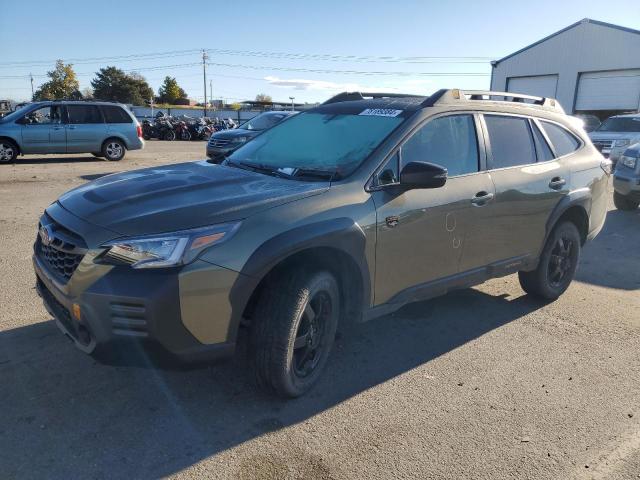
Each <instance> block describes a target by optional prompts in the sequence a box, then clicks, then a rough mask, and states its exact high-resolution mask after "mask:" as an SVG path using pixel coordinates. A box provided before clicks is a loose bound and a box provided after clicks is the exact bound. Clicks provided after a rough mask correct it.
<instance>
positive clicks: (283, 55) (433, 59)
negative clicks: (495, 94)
mask: <svg viewBox="0 0 640 480" xmlns="http://www.w3.org/2000/svg"><path fill="white" fill-rule="evenodd" d="M205 50H206V51H207V52H209V53H214V54H216V55H231V56H244V57H260V58H278V59H284V60H320V61H332V62H336V61H337V62H368V63H374V62H384V63H417V64H421V63H460V64H463V63H486V62H488V61H490V60H492V59H494V57H479V56H405V57H401V56H376V55H334V54H327V53H292V52H272V51H255V50H232V49H220V48H209V49H205ZM200 52H201V50H198V49H190V50H169V51H165V52H153V53H136V54H129V55H111V56H103V57H84V58H66V59H62V60H63V61H65V62H66V63H73V64H76V65H80V64H90V63H97V62H108V61H120V62H129V61H135V60H143V59H144V60H154V59H158V58H168V57H179V56H187V55H195V54H198V53H200ZM57 60H58V59H56V60H27V61H20V62H0V68H7V67H20V66H22V67H35V66H46V65H51V64H53V63H55V62H56V61H57Z"/></svg>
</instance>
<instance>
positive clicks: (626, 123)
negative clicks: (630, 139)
mask: <svg viewBox="0 0 640 480" xmlns="http://www.w3.org/2000/svg"><path fill="white" fill-rule="evenodd" d="M597 130H598V131H599V132H640V117H612V118H607V119H606V120H605V121H604V122H603V123H602V125H600V126H599V127H598V128H597Z"/></svg>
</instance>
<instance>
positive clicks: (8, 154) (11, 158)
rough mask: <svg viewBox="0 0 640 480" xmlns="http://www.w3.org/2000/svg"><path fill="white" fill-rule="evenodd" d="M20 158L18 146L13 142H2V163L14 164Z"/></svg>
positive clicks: (0, 153) (0, 154) (0, 147)
mask: <svg viewBox="0 0 640 480" xmlns="http://www.w3.org/2000/svg"><path fill="white" fill-rule="evenodd" d="M17 156H18V146H17V145H16V144H15V143H13V142H12V141H11V140H0V163H13V162H15V160H16V157H17Z"/></svg>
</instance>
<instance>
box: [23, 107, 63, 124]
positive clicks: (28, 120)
mask: <svg viewBox="0 0 640 480" xmlns="http://www.w3.org/2000/svg"><path fill="white" fill-rule="evenodd" d="M24 119H25V121H24V123H25V124H26V125H41V124H50V123H62V108H61V107H60V105H50V106H46V107H42V108H38V109H37V110H33V111H32V112H29V113H27V114H26V115H25V116H24Z"/></svg>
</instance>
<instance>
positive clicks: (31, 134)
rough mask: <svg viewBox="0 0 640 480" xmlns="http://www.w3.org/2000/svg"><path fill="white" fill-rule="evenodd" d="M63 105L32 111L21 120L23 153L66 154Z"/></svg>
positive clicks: (53, 105)
mask: <svg viewBox="0 0 640 480" xmlns="http://www.w3.org/2000/svg"><path fill="white" fill-rule="evenodd" d="M62 119H63V108H62V105H56V104H52V105H46V106H43V107H40V108H38V109H36V110H32V111H31V112H29V113H28V114H26V115H25V116H24V118H23V119H22V120H21V122H22V127H21V136H22V151H23V153H65V152H66V148H67V143H66V132H65V128H64V124H63V123H62Z"/></svg>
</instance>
